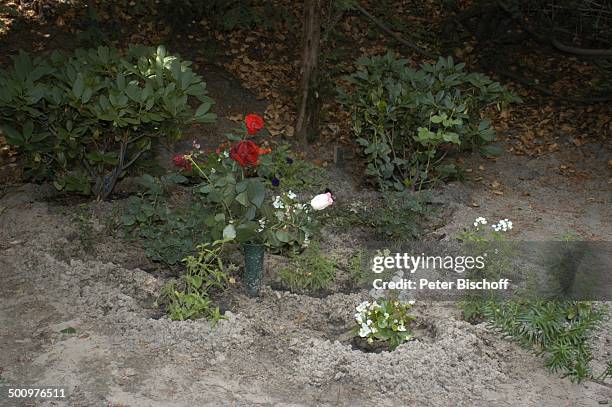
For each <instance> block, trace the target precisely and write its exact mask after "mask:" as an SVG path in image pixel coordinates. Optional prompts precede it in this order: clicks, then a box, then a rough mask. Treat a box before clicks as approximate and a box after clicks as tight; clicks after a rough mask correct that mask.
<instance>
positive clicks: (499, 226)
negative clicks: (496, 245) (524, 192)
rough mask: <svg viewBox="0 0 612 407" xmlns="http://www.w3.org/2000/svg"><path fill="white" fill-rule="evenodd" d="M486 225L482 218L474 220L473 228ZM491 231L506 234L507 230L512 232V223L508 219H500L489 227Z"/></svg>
mask: <svg viewBox="0 0 612 407" xmlns="http://www.w3.org/2000/svg"><path fill="white" fill-rule="evenodd" d="M486 224H487V219H486V218H483V217H482V216H480V217H478V218H476V219H475V220H474V226H475V227H476V228H478V227H479V226H480V225H486ZM491 229H493V230H494V231H495V232H507V231H509V230H512V221H510V220H508V219H502V220H500V221H499V222H497V223H496V224H494V225H491Z"/></svg>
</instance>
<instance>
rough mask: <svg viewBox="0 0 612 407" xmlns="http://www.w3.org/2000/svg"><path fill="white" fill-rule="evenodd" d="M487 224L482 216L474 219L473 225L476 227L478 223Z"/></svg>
mask: <svg viewBox="0 0 612 407" xmlns="http://www.w3.org/2000/svg"><path fill="white" fill-rule="evenodd" d="M486 224H487V220H486V219H485V218H483V217H482V216H480V217H478V218H476V220H475V221H474V226H476V227H478V225H486Z"/></svg>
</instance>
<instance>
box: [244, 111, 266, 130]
mask: <svg viewBox="0 0 612 407" xmlns="http://www.w3.org/2000/svg"><path fill="white" fill-rule="evenodd" d="M244 122H245V123H246V127H247V131H248V133H249V134H250V135H254V134H257V132H258V131H259V130H261V129H263V128H264V119H263V118H262V117H261V116H259V115H257V114H249V115H247V116H246V117H245V118H244Z"/></svg>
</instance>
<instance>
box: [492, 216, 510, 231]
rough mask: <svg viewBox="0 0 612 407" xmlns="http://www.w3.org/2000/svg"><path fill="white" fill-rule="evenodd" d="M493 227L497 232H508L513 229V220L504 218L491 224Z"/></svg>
mask: <svg viewBox="0 0 612 407" xmlns="http://www.w3.org/2000/svg"><path fill="white" fill-rule="evenodd" d="M491 228H492V229H493V230H494V231H496V232H500V231H501V232H507V231H509V230H512V222H511V221H509V220H508V219H502V220H500V221H499V222H497V224H495V225H491Z"/></svg>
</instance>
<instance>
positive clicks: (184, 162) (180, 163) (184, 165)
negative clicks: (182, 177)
mask: <svg viewBox="0 0 612 407" xmlns="http://www.w3.org/2000/svg"><path fill="white" fill-rule="evenodd" d="M172 162H173V163H174V166H175V167H177V168H181V169H183V170H185V171H191V161H189V160H188V159H187V157H185V156H184V155H183V154H176V155H175V156H174V157H172Z"/></svg>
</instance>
